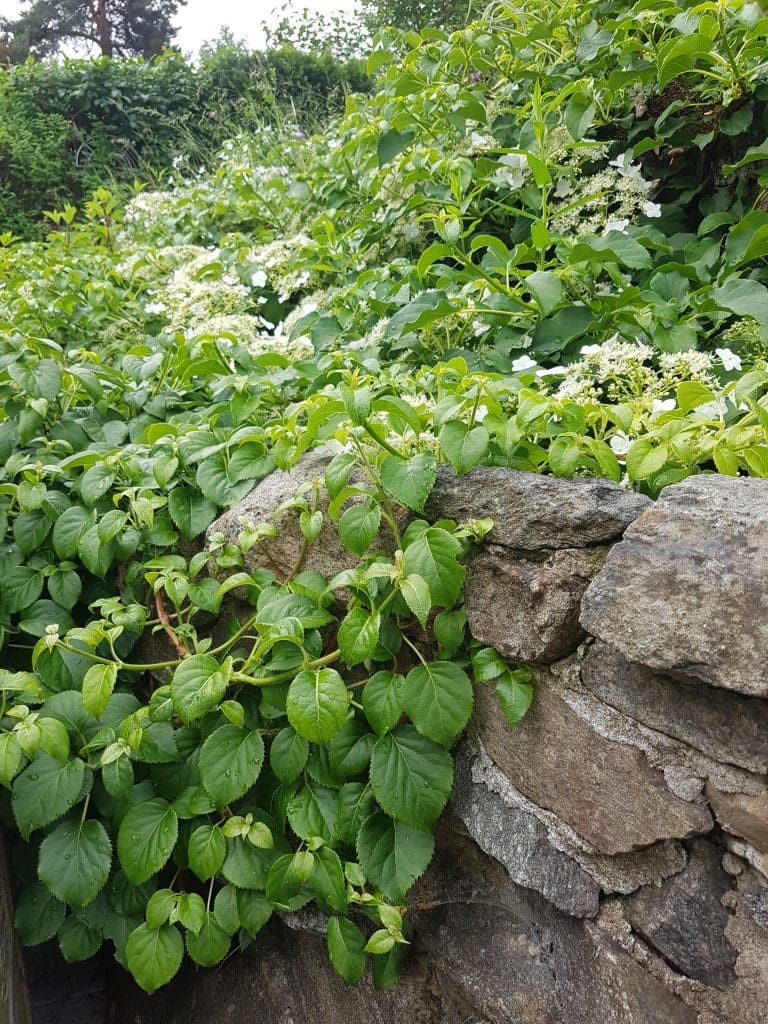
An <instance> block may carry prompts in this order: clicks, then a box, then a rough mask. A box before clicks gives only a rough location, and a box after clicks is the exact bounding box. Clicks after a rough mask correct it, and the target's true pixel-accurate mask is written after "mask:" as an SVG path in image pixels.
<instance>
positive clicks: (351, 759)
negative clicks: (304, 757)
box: [328, 718, 376, 779]
mask: <svg viewBox="0 0 768 1024" xmlns="http://www.w3.org/2000/svg"><path fill="white" fill-rule="evenodd" d="M375 740H376V737H375V736H374V735H373V733H372V732H371V731H370V729H369V728H368V726H367V725H365V723H363V722H359V721H358V720H357V719H355V718H350V719H349V720H348V721H347V722H345V723H344V727H343V728H342V729H340V730H339V731H338V732H337V733H336V735H335V736H334V737H333V739H332V740H331V742H330V744H329V747H328V759H329V761H330V763H331V768H332V769H333V773H334V775H336V776H338V777H339V778H340V779H345V778H349V777H350V776H352V775H362V773H363V772H364V771H366V770H367V768H368V764H369V762H370V760H371V750H372V749H373V744H374V742H375Z"/></svg>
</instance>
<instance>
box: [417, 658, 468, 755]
mask: <svg viewBox="0 0 768 1024" xmlns="http://www.w3.org/2000/svg"><path fill="white" fill-rule="evenodd" d="M404 703H405V710H406V711H407V712H408V715H409V717H410V719H411V721H412V722H413V724H414V725H415V726H416V728H417V729H418V730H419V732H420V733H421V734H422V736H427V737H428V738H429V739H431V740H434V741H435V743H439V744H441V746H444V747H447V746H449V745H450V744H451V743H452V742H453V741H454V740H455V739H456V737H457V736H458V735H459V733H460V732H461V731H462V729H463V728H464V726H465V725H466V724H467V722H468V721H469V718H470V715H471V714H472V683H471V681H470V679H469V676H468V675H467V673H466V672H464V670H463V669H461V668H459V666H458V665H456V664H454V663H453V662H451V661H432V662H429V663H428V664H426V665H417V666H416V668H414V669H411V671H410V672H409V673H408V675H407V676H406V678H405V690H404Z"/></svg>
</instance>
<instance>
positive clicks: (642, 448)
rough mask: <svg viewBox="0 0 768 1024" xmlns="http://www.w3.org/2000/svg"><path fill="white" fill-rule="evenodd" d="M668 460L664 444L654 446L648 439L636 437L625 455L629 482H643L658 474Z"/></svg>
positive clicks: (667, 452) (666, 447) (667, 449)
mask: <svg viewBox="0 0 768 1024" xmlns="http://www.w3.org/2000/svg"><path fill="white" fill-rule="evenodd" d="M668 460H669V448H668V446H667V445H666V444H659V445H654V443H653V440H652V439H651V438H650V437H638V438H637V440H636V441H633V442H632V444H631V445H630V447H629V449H628V451H627V454H626V465H627V472H628V473H629V478H630V480H645V479H646V478H647V477H649V476H653V475H654V474H655V473H659V472H660V471H661V470H662V469H663V468H664V467H665V466H666V464H667V462H668Z"/></svg>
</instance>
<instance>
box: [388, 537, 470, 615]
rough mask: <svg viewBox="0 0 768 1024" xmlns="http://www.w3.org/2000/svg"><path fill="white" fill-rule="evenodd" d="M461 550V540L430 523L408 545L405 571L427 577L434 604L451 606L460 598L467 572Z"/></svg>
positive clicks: (405, 555)
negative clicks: (461, 557) (462, 562)
mask: <svg viewBox="0 0 768 1024" xmlns="http://www.w3.org/2000/svg"><path fill="white" fill-rule="evenodd" d="M461 551H462V549H461V544H460V543H459V542H458V541H457V540H456V538H455V537H452V536H451V534H450V533H448V531H447V530H443V529H441V528H440V527H438V526H430V527H429V528H428V529H427V530H425V531H424V532H423V533H422V535H421V536H420V537H418V538H417V539H416V540H414V541H412V542H411V543H410V544H408V546H407V547H406V549H405V551H404V553H403V569H404V572H405V574H406V576H410V575H415V576H421V577H422V579H425V580H426V581H427V585H428V587H429V592H430V595H431V597H432V601H433V602H434V604H436V605H440V606H441V607H443V608H450V607H451V605H453V604H455V603H456V601H457V600H458V598H459V595H460V594H461V590H462V587H463V586H464V580H465V578H466V575H467V570H466V569H465V568H464V566H463V565H462V564H461V562H459V560H458V559H459V556H460V555H461Z"/></svg>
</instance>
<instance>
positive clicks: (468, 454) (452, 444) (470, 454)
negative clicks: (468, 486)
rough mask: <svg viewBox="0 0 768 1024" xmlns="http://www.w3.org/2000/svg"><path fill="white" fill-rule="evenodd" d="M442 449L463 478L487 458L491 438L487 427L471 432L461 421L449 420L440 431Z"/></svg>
mask: <svg viewBox="0 0 768 1024" xmlns="http://www.w3.org/2000/svg"><path fill="white" fill-rule="evenodd" d="M439 442H440V448H441V450H442V452H443V454H444V455H445V457H446V459H448V461H449V462H450V463H451V465H452V466H453V468H454V469H455V470H456V472H457V473H458V474H459V476H463V475H464V474H465V473H468V472H469V471H470V469H474V468H475V466H479V465H480V463H481V462H482V461H483V459H484V458H485V455H486V453H487V451H488V447H489V445H490V443H491V437H490V434H489V433H488V431H487V430H486V429H485V427H482V426H477V427H473V428H472V429H471V430H470V429H469V427H468V426H467V425H466V423H462V422H461V421H460V420H449V422H448V423H446V424H445V425H444V426H443V428H442V430H441V431H440V437H439Z"/></svg>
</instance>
